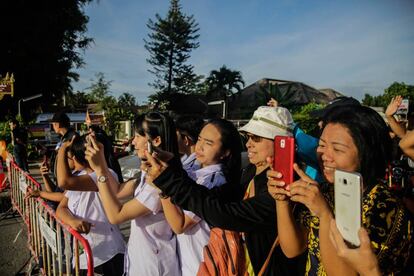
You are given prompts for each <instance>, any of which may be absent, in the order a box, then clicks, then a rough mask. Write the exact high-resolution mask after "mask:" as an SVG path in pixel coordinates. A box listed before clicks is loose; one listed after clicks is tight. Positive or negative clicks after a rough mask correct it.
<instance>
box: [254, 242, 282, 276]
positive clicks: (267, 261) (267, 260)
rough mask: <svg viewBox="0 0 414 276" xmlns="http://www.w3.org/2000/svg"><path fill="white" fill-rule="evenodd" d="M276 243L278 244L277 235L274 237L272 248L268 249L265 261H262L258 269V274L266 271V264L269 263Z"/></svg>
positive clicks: (260, 274)
mask: <svg viewBox="0 0 414 276" xmlns="http://www.w3.org/2000/svg"><path fill="white" fill-rule="evenodd" d="M278 245H279V235H278V236H277V237H276V239H275V242H274V243H273V245H272V248H271V249H270V252H269V255H267V258H266V261H265V262H264V264H263V266H262V268H261V269H260V271H259V274H258V276H262V275H263V273H264V272H265V271H266V268H267V265H268V264H269V261H270V258H271V257H272V254H273V251H274V250H275V248H276V246H278Z"/></svg>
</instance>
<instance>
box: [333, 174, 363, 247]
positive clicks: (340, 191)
mask: <svg viewBox="0 0 414 276" xmlns="http://www.w3.org/2000/svg"><path fill="white" fill-rule="evenodd" d="M334 185H335V186H334V191H335V192H334V194H335V219H336V225H337V227H338V230H339V232H340V233H341V234H342V237H343V238H344V240H346V241H347V242H349V243H350V244H351V245H353V246H359V245H360V241H359V237H358V230H359V228H361V221H362V213H361V210H362V176H361V175H360V174H359V173H356V172H346V171H342V170H338V169H336V170H335V184H334Z"/></svg>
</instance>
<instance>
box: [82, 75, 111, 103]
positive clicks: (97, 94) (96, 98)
mask: <svg viewBox="0 0 414 276" xmlns="http://www.w3.org/2000/svg"><path fill="white" fill-rule="evenodd" d="M95 77H96V81H95V82H94V83H92V85H91V86H89V87H88V88H86V89H88V90H89V98H90V100H91V101H92V102H100V101H102V100H104V99H105V98H106V97H108V96H110V94H111V92H110V91H109V88H110V87H111V83H112V81H107V80H105V75H104V73H102V72H99V73H96V74H95ZM91 81H94V80H91Z"/></svg>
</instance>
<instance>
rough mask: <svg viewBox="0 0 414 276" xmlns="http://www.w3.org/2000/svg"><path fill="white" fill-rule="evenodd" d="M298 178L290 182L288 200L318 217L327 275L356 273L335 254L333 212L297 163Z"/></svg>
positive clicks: (316, 186) (316, 185) (315, 183)
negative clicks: (330, 237)
mask: <svg viewBox="0 0 414 276" xmlns="http://www.w3.org/2000/svg"><path fill="white" fill-rule="evenodd" d="M294 169H295V171H296V173H297V174H298V175H299V177H300V179H299V180H298V181H295V182H294V183H292V184H290V190H289V195H290V200H291V201H293V202H298V203H301V204H303V205H305V206H306V208H308V209H309V211H310V213H311V214H312V216H316V217H318V218H319V249H320V254H321V260H322V264H323V267H324V268H325V271H326V273H327V274H328V275H356V272H355V271H354V270H353V269H352V268H351V267H350V266H349V265H348V264H347V263H346V262H345V261H344V260H343V259H341V258H340V257H339V256H338V255H337V254H336V249H335V247H334V246H333V244H332V242H331V241H330V239H329V231H330V223H331V220H332V218H333V213H332V210H331V208H330V207H329V204H328V203H327V201H326V199H325V197H324V196H323V194H322V192H321V190H320V187H319V184H318V183H317V182H316V181H314V180H312V179H311V178H310V177H309V176H307V175H306V174H305V173H304V172H303V171H302V170H301V169H300V168H299V166H298V165H297V164H295V165H294Z"/></svg>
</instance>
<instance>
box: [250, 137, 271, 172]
mask: <svg viewBox="0 0 414 276" xmlns="http://www.w3.org/2000/svg"><path fill="white" fill-rule="evenodd" d="M250 135H251V134H250V133H247V136H250ZM254 140H256V141H254ZM246 147H247V157H248V158H249V162H250V163H251V164H253V165H255V166H256V167H261V166H265V165H266V158H267V157H273V154H274V153H273V149H274V145H273V140H270V139H266V138H263V137H256V138H255V139H253V138H249V139H248V140H247V142H246Z"/></svg>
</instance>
